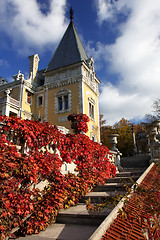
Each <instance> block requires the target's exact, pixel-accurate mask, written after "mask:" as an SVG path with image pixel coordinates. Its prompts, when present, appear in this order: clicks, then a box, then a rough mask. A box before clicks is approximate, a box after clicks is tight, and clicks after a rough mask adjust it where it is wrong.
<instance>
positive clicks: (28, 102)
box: [26, 89, 32, 105]
mask: <svg viewBox="0 0 160 240" xmlns="http://www.w3.org/2000/svg"><path fill="white" fill-rule="evenodd" d="M28 94H30V98H29V97H28ZM28 99H30V101H28ZM26 103H27V104H29V105H32V93H31V92H30V91H28V90H27V89H26Z"/></svg>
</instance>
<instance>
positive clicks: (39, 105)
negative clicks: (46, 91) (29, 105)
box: [37, 94, 44, 107]
mask: <svg viewBox="0 0 160 240" xmlns="http://www.w3.org/2000/svg"><path fill="white" fill-rule="evenodd" d="M40 98H42V104H39V99H40ZM43 105H44V95H43V94H41V95H38V96H37V107H43Z"/></svg>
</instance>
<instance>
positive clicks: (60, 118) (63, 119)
mask: <svg viewBox="0 0 160 240" xmlns="http://www.w3.org/2000/svg"><path fill="white" fill-rule="evenodd" d="M67 121H68V116H63V117H59V118H58V122H67Z"/></svg>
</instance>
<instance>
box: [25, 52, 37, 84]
mask: <svg viewBox="0 0 160 240" xmlns="http://www.w3.org/2000/svg"><path fill="white" fill-rule="evenodd" d="M28 58H29V61H30V64H29V78H30V79H31V83H32V84H35V83H36V75H37V71H38V63H39V61H40V58H39V56H38V54H34V55H32V56H29V57H28Z"/></svg>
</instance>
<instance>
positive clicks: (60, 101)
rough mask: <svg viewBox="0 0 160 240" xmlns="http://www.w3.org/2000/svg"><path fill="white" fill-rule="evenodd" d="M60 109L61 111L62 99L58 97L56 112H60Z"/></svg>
mask: <svg viewBox="0 0 160 240" xmlns="http://www.w3.org/2000/svg"><path fill="white" fill-rule="evenodd" d="M62 109H63V105H62V97H58V111H61V110H62Z"/></svg>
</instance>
